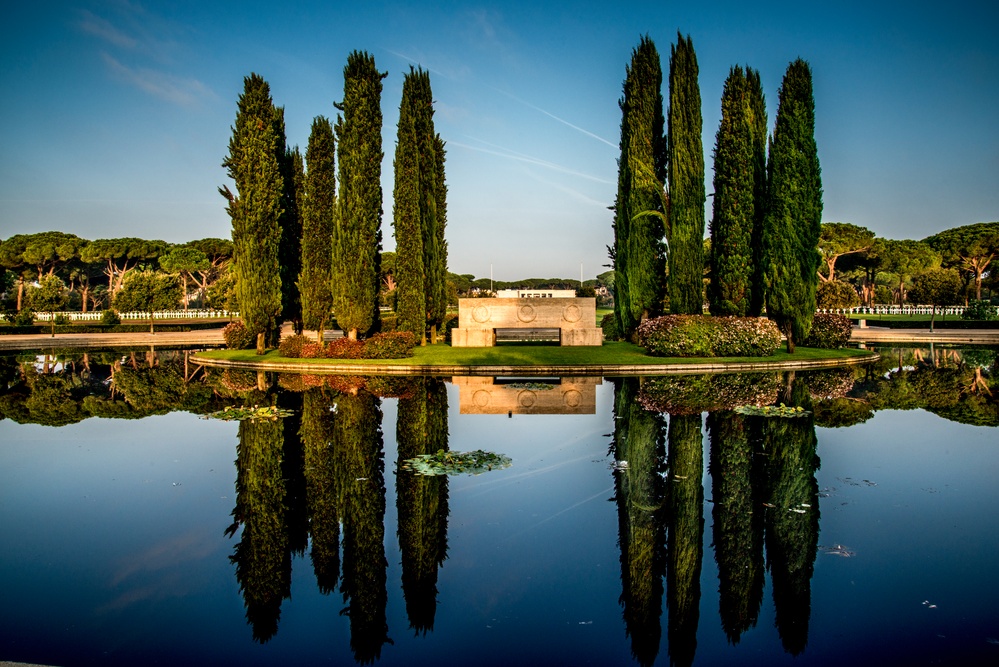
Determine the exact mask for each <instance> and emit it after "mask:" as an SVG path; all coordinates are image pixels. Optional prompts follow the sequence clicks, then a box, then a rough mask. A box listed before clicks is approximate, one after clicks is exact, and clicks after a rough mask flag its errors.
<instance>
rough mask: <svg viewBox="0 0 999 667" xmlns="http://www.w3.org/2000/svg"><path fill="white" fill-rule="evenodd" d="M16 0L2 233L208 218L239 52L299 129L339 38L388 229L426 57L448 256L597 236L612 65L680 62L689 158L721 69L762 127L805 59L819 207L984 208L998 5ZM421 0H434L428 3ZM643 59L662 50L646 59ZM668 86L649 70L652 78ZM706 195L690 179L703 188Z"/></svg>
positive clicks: (213, 221) (506, 272)
mask: <svg viewBox="0 0 999 667" xmlns="http://www.w3.org/2000/svg"><path fill="white" fill-rule="evenodd" d="M422 4H424V3H405V2H397V3H393V2H350V3H345V2H308V3H305V2H288V3H286V4H285V6H280V5H279V3H273V2H268V3H264V2H256V1H244V2H203V1H200V2H187V1H184V0H178V1H174V2H162V3H160V2H151V1H147V2H138V1H132V0H94V1H80V2H58V1H56V2H45V3H23V2H22V3H16V4H13V3H12V4H11V5H10V6H7V7H5V9H4V21H3V25H2V27H0V51H2V58H0V89H2V90H3V103H2V104H0V133H2V134H0V144H2V146H3V149H2V152H0V237H2V238H6V237H8V236H10V235H12V234H15V233H29V232H38V231H45V230H49V229H57V230H63V231H68V232H72V233H76V234H78V235H80V236H83V237H86V238H104V237H116V236H141V237H145V238H161V239H165V240H167V241H170V242H183V241H188V240H191V239H195V238H203V237H206V236H223V237H225V236H228V235H229V232H230V226H229V220H228V217H227V216H226V213H225V210H224V202H223V200H222V198H221V197H220V196H219V195H218V194H217V187H218V186H219V185H222V184H224V183H227V182H228V181H227V178H226V175H225V171H224V170H223V169H222V167H221V166H220V163H221V161H222V159H223V157H224V155H225V154H226V152H227V149H228V141H229V136H230V133H231V129H230V128H231V125H232V123H233V120H234V118H235V113H236V100H237V97H238V96H239V94H240V92H241V91H242V86H243V77H244V76H246V75H247V74H249V73H250V72H257V73H259V74H260V75H262V76H263V77H264V78H265V79H266V80H267V81H268V82H269V83H270V86H271V91H272V94H273V97H274V101H275V103H276V104H277V105H279V106H284V107H285V114H286V121H287V128H288V140H289V143H291V144H298V145H299V146H300V147H301V148H302V149H303V151H304V148H305V146H306V144H307V142H308V133H309V130H310V126H311V123H312V119H313V117H315V116H317V115H320V114H321V115H325V116H327V117H330V118H331V119H332V118H334V117H335V114H336V110H335V109H334V108H333V102H335V101H339V100H340V98H341V95H342V89H343V66H344V64H345V63H346V59H347V55H348V54H349V53H350V52H351V51H352V50H355V49H356V50H365V51H368V52H369V53H371V54H372V55H373V56H374V57H375V61H376V63H377V65H378V67H379V69H380V70H382V71H387V72H388V77H387V78H386V79H385V80H384V91H383V96H382V111H383V114H384V121H385V125H384V128H383V150H384V151H385V156H386V157H385V162H384V163H383V173H382V184H383V189H384V192H385V196H386V202H385V216H384V220H385V226H384V236H385V248H386V249H392V247H393V246H394V242H393V239H392V228H391V211H392V203H391V192H392V169H391V168H392V155H393V152H394V147H395V133H396V127H395V124H396V120H397V118H398V106H399V101H400V96H401V88H402V79H403V73H404V72H406V71H408V68H409V65H410V64H420V65H422V66H423V67H424V68H426V69H429V71H430V72H431V83H432V86H433V90H434V97H435V99H436V116H435V121H436V126H437V130H438V132H440V134H441V135H442V136H443V138H444V140H445V141H446V142H447V146H448V157H447V181H448V187H449V195H448V206H449V210H448V224H449V226H448V230H447V236H448V240H449V244H450V262H449V263H450V269H451V270H452V271H454V272H456V273H472V274H475V275H476V276H478V277H488V276H489V272H490V265H492V267H493V269H492V270H493V274H494V276H495V278H496V279H497V280H512V279H516V278H524V277H554V276H564V277H577V276H579V274H580V264H582V265H583V273H584V275H585V277H587V278H590V277H592V276H594V275H596V274H597V273H600V272H602V271H604V270H606V269H604V268H603V266H602V265H603V264H606V263H607V262H608V260H607V254H606V249H605V246H606V245H608V244H609V243H611V241H612V232H611V217H612V216H611V212H610V211H609V210H607V207H608V206H609V205H611V204H612V203H613V200H614V195H615V190H616V185H615V184H616V177H617V163H616V160H617V157H618V153H619V150H618V147H617V144H618V138H619V132H620V120H621V119H620V110H619V108H618V99H619V98H620V95H621V85H622V82H623V80H624V74H625V66H626V64H627V63H628V61H629V58H630V55H631V51H632V49H633V48H634V47H635V46H636V45H637V44H638V41H639V38H640V37H641V36H642V35H644V34H648V35H649V36H650V37H652V39H653V40H654V41H655V43H656V45H657V47H658V49H659V53H660V56H661V58H662V61H663V66H664V68H667V67H668V60H669V50H670V45H671V44H672V43H674V42H675V40H676V34H677V30H680V31H682V32H683V33H684V34H690V36H691V37H692V39H693V43H694V48H695V50H696V52H697V58H698V63H699V66H700V87H701V98H702V113H703V116H704V129H703V133H704V135H703V136H704V148H705V157H706V160H705V161H706V165H707V173H706V181H707V184H708V188H707V190H708V192H709V193H710V192H711V190H712V188H711V180H712V177H713V171H712V170H711V159H710V158H711V151H712V148H713V145H714V135H715V132H716V130H717V127H718V120H719V116H720V111H719V108H720V98H721V92H722V86H723V84H724V81H725V77H726V76H727V74H728V71H729V68H730V67H731V66H733V65H735V64H744V65H746V64H748V65H749V66H751V67H754V68H757V69H759V70H760V73H761V76H762V79H763V85H764V89H765V91H766V95H767V105H768V108H769V110H770V127H771V128H772V127H773V121H774V115H775V113H776V106H777V89H778V88H779V86H780V81H781V78H782V76H783V74H784V70H785V68H786V67H787V64H788V63H789V62H790V61H792V60H794V59H795V58H797V57H801V58H804V59H805V60H808V61H809V62H810V63H811V66H812V71H813V74H814V85H815V103H816V140H817V143H818V148H819V157H820V160H821V163H822V175H823V185H824V190H825V196H824V200H825V211H824V214H823V220H824V221H841V222H852V223H855V224H860V225H864V226H867V227H869V228H871V229H873V230H874V231H875V232H876V233H877V234H878V235H879V236H885V237H889V238H923V237H925V236H927V235H929V234H931V233H934V232H936V231H939V230H941V229H945V228H947V227H954V226H958V225H964V224H971V223H975V222H984V221H993V220H999V122H997V118H999V39H996V37H995V27H996V25H999V5H997V4H996V3H995V2H994V0H983V1H979V2H962V1H960V0H956V1H952V2H948V3H930V2H878V1H876V0H873V1H868V2H851V1H844V2H837V3H811V2H800V1H799V2H793V3H783V2H775V3H767V2H761V3H747V2H683V3H678V2H668V1H662V0H661V1H659V2H651V3H645V2H620V3H610V2H576V3H568V2H547V1H545V0H535V1H532V2H519V1H515V0H510V1H508V2H504V3H496V4H488V3H478V4H477V3H466V2H439V3H432V6H430V7H423V6H421V5H422ZM426 4H427V5H431V3H426ZM665 78H666V73H665V72H664V79H665ZM666 94H667V91H665V90H664V95H666ZM708 202H709V203H708V206H709V209H708V217H710V198H709V200H708Z"/></svg>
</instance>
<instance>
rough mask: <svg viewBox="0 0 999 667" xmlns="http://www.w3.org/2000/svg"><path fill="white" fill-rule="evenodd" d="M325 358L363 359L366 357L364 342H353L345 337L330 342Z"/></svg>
mask: <svg viewBox="0 0 999 667" xmlns="http://www.w3.org/2000/svg"><path fill="white" fill-rule="evenodd" d="M323 356H326V357H329V358H330V359H362V358H363V357H364V342H363V341H359V340H352V339H350V338H347V337H346V336H344V337H343V338H337V339H336V340H333V341H330V342H329V344H328V345H327V346H326V351H325V354H324V355H323Z"/></svg>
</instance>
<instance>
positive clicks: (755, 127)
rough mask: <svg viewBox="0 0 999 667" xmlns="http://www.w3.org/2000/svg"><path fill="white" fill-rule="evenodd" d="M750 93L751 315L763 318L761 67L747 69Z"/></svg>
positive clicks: (764, 207) (764, 192)
mask: <svg viewBox="0 0 999 667" xmlns="http://www.w3.org/2000/svg"><path fill="white" fill-rule="evenodd" d="M746 96H747V101H748V103H749V112H750V115H751V117H750V123H749V124H750V128H751V129H752V140H751V141H752V147H753V216H754V217H753V233H752V240H753V241H752V246H753V271H752V276H753V278H752V281H751V291H750V299H749V313H748V314H749V315H752V316H754V317H759V316H760V314H761V313H762V312H763V306H764V305H765V295H766V290H765V285H764V280H763V243H762V237H763V216H764V214H765V213H766V210H767V132H768V130H767V103H766V99H765V98H764V96H763V83H762V82H761V81H760V73H759V72H758V71H757V70H754V69H751V68H749V67H747V68H746Z"/></svg>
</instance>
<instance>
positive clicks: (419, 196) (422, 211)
mask: <svg viewBox="0 0 999 667" xmlns="http://www.w3.org/2000/svg"><path fill="white" fill-rule="evenodd" d="M433 114H434V109H433V92H432V91H431V88H430V75H429V73H427V72H424V71H423V70H422V69H414V68H412V67H411V68H410V71H409V74H407V75H406V77H405V81H403V86H402V103H401V104H400V107H399V132H398V140H397V144H396V154H395V169H396V175H395V192H394V202H395V218H396V219H395V235H396V262H397V265H396V276H395V277H396V280H397V282H398V283H399V326H400V328H401V329H403V330H405V331H411V332H413V334H414V335H415V336H416V337H417V338H419V339H421V340H424V341H425V334H426V330H427V329H428V328H429V329H430V332H431V338H432V339H434V340H432V341H431V342H436V331H437V326H438V325H440V324H441V323H443V321H444V316H445V315H446V314H447V244H446V241H445V240H444V226H445V222H446V206H447V204H446V200H447V188H446V186H445V185H444V142H443V140H442V139H441V138H440V135H438V134H437V133H436V131H435V130H434V119H433ZM417 301H419V303H417Z"/></svg>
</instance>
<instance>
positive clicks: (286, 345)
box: [278, 334, 313, 358]
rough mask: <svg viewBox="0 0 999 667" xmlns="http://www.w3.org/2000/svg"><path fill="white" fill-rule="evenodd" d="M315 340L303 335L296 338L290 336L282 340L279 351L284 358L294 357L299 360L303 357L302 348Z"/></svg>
mask: <svg viewBox="0 0 999 667" xmlns="http://www.w3.org/2000/svg"><path fill="white" fill-rule="evenodd" d="M312 342H313V340H312V339H311V338H308V337H306V336H302V335H301V334H298V335H295V336H288V337H287V338H283V339H281V344H280V345H278V351H279V352H280V353H281V356H282V357H292V358H297V357H301V356H302V348H303V347H304V346H306V345H308V344H309V343H312Z"/></svg>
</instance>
